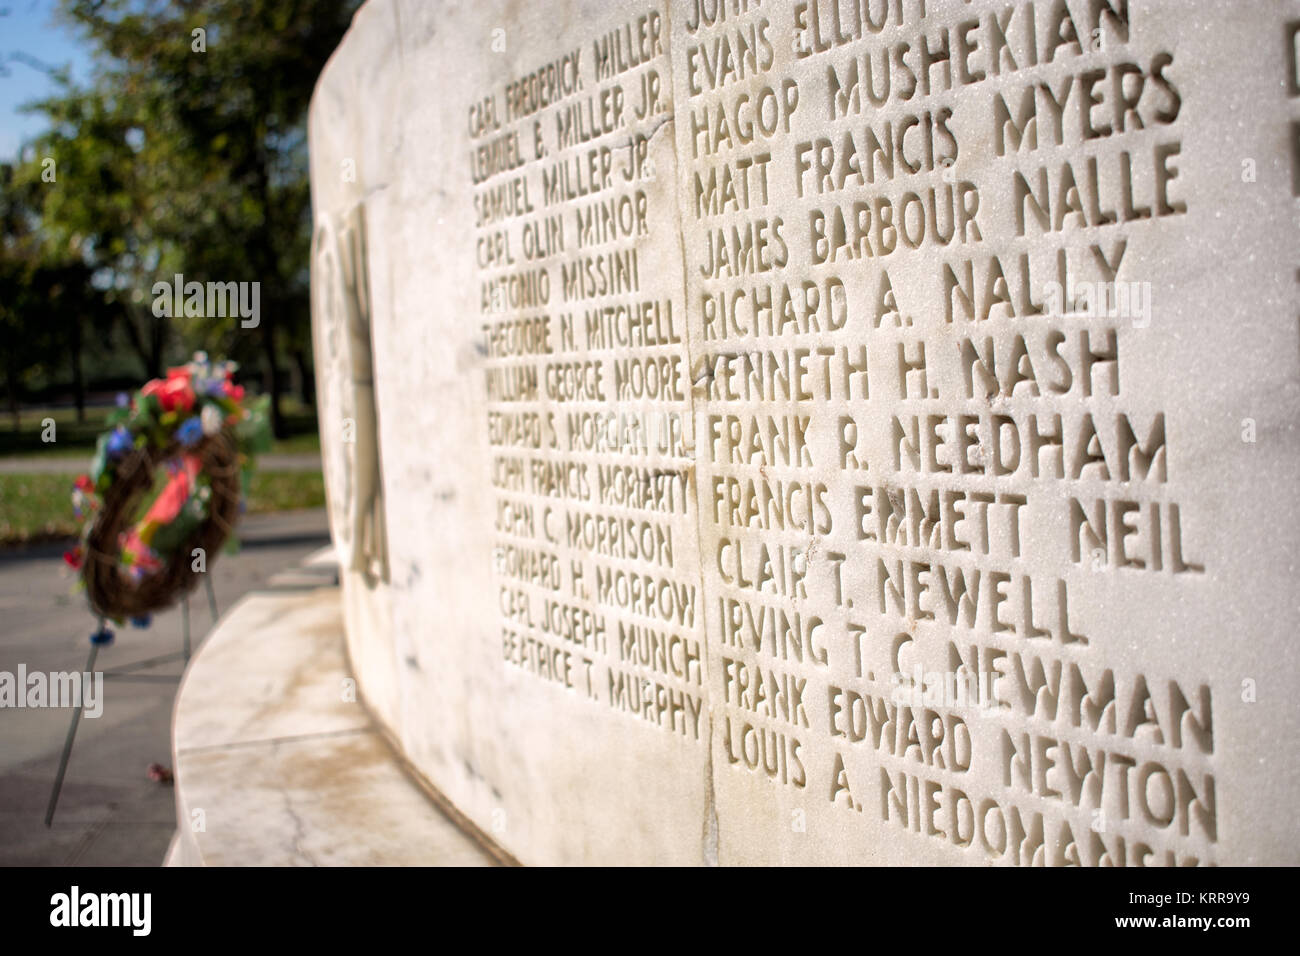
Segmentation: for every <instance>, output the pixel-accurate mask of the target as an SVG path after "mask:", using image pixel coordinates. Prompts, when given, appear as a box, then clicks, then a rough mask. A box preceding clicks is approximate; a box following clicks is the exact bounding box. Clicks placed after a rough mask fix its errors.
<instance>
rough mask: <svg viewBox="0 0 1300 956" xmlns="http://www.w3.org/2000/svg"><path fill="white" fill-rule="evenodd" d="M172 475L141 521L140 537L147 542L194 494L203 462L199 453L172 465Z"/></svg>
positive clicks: (169, 522)
mask: <svg viewBox="0 0 1300 956" xmlns="http://www.w3.org/2000/svg"><path fill="white" fill-rule="evenodd" d="M170 467H171V469H172V474H171V477H170V478H168V479H167V484H166V485H165V486H164V487H163V490H162V491H160V492H158V497H157V498H155V499H154V501H153V504H151V505H150V506H149V510H148V511H146V512H145V515H144V519H143V520H142V521H141V523H140V524H141V531H140V537H141V538H142V539H143V540H144V542H145V543H146V544H147V543H149V542H150V541H151V540H152V539H153V534H154V532H155V531H156V530H157V529H158V528H159V527H160V526H162V525H165V524H171V523H172V522H173V521H175V520H176V517H177V516H178V515H179V514H180V513H181V509H182V508H184V507H185V502H187V501H189V500H190V495H192V494H194V487H195V484H196V483H197V480H198V476H199V472H200V471H201V470H202V469H203V463H202V462H201V461H200V460H199V458H198V456H197V455H183V456H181V461H180V464H179V465H173V466H170Z"/></svg>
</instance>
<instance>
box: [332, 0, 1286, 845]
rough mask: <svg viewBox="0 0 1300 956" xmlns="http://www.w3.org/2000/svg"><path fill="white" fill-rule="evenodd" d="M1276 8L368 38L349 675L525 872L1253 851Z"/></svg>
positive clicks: (338, 114) (809, 13)
mask: <svg viewBox="0 0 1300 956" xmlns="http://www.w3.org/2000/svg"><path fill="white" fill-rule="evenodd" d="M1298 25H1300V2H1295V0H1286V2H1282V0H1279V2H1270V3H1242V4H1239V5H1226V4H1223V3H1219V2H1209V0H1205V2H1200V0H1177V2H1175V0H1131V2H1129V0H1051V2H1048V0H997V2H989V0H974V2H957V0H950V2H944V0H928V2H926V0H798V2H772V0H768V2H762V3H760V2H744V0H735V2H733V0H688V2H680V3H679V2H672V3H662V2H660V3H656V2H653V0H645V2H640V3H636V2H623V0H617V2H615V0H601V2H596V0H540V2H537V3H531V4H515V3H505V2H499V0H483V2H476V3H473V4H467V3H450V2H429V0H370V2H369V3H367V4H366V5H365V6H364V7H363V8H362V9H361V11H360V12H359V14H358V15H357V18H356V21H355V22H354V24H353V26H352V29H351V30H350V31H349V33H348V35H347V38H346V39H345V40H344V42H343V44H342V45H341V47H340V48H339V50H338V52H337V53H336V54H335V55H334V57H333V59H332V60H331V62H330V64H329V66H328V67H327V68H326V70H325V72H324V74H323V76H322V78H321V81H320V85H319V87H318V89H317V91H316V95H315V98H314V100H313V105H312V111H311V121H310V137H311V166H312V169H311V173H312V186H313V198H314V211H315V217H316V242H315V251H314V259H313V275H312V282H313V289H314V309H315V314H314V323H315V330H316V361H317V368H318V370H319V371H318V375H319V378H320V388H319V391H320V395H321V416H322V441H323V445H324V453H325V460H326V470H327V483H328V492H329V497H330V514H331V524H332V529H333V533H334V537H335V541H336V544H337V545H338V549H339V552H340V559H341V562H342V565H343V568H344V571H345V573H344V576H343V586H344V599H345V600H344V604H345V609H346V615H345V616H346V623H347V629H348V648H349V654H350V659H351V664H352V668H353V670H354V672H355V673H356V675H357V678H358V681H359V683H360V686H361V689H362V691H363V693H364V696H365V699H366V702H367V703H368V705H369V706H370V707H371V709H372V710H373V712H374V713H375V715H376V716H377V717H378V719H380V720H381V721H383V722H384V723H385V724H386V725H387V727H388V729H389V730H390V731H391V733H392V735H393V737H394V738H395V739H396V740H397V741H399V742H400V746H401V747H402V748H403V750H404V753H405V755H406V756H407V757H408V758H409V760H410V761H411V763H412V764H413V765H414V767H415V768H417V769H418V771H419V772H420V773H421V774H422V775H424V776H425V777H426V778H427V780H428V781H429V782H430V783H432V785H433V786H434V787H436V788H437V789H438V790H439V791H441V792H442V793H443V794H444V795H445V796H446V797H447V799H448V800H450V801H451V802H452V803H453V804H454V805H455V806H456V807H458V808H459V809H460V810H461V811H463V813H464V814H465V815H466V816H467V817H468V818H469V819H470V820H472V821H473V822H474V824H475V825H476V826H477V827H479V828H480V829H481V830H482V831H483V833H484V834H486V835H487V836H489V837H490V838H491V839H492V840H494V841H495V842H496V843H497V844H498V845H499V846H500V847H502V848H503V849H504V850H505V851H507V852H508V853H510V854H512V855H513V856H514V857H516V858H517V859H518V860H520V861H522V862H524V863H536V864H576V863H600V864H609V863H616V864H617V863H627V864H646V863H654V864H714V863H719V864H773V863H784V864H802V863H833V864H853V863H867V864H952V865H958V864H959V865H989V864H1021V865H1029V864H1036V865H1042V864H1046V865H1062V864H1069V863H1080V864H1084V865H1098V864H1120V865H1168V864H1177V865H1184V864H1202V865H1204V864H1279V863H1289V864H1296V863H1300V834H1298V829H1300V828H1298V827H1297V824H1296V822H1295V815H1294V814H1293V813H1291V812H1290V811H1289V810H1288V809H1287V808H1288V807H1289V803H1290V800H1291V798H1292V796H1293V795H1294V794H1295V792H1296V791H1297V788H1298V787H1300V774H1298V773H1297V769H1298V767H1300V763H1298V762H1297V757H1296V750H1297V748H1296V744H1295V741H1296V738H1297V734H1298V733H1300V718H1298V715H1300V709H1298V708H1297V706H1296V704H1295V698H1294V695H1295V694H1296V693H1297V691H1300V668H1298V666H1297V651H1296V641H1297V634H1300V627H1298V625H1300V606H1298V605H1300V598H1298V597H1297V594H1298V591H1297V588H1296V583H1295V577H1296V563H1297V557H1298V555H1300V534H1298V530H1300V523H1298V521H1297V510H1296V508H1295V507H1293V506H1292V505H1291V504H1290V503H1289V500H1288V499H1289V495H1290V494H1291V493H1292V491H1293V489H1294V487H1295V484H1296V473H1297V463H1298V455H1297V451H1298V448H1297V433H1296V422H1297V412H1298V410H1300V409H1298V407H1297V397H1298V386H1300V374H1298V373H1300V321H1298V318H1297V308H1298V307H1297V295H1296V292H1297V276H1298V275H1300V242H1298V241H1297V240H1300V230H1298V229H1297V215H1298V214H1300V208H1298V205H1297V203H1298V200H1297V197H1298V196H1300V68H1298V66H1297V47H1298V44H1300V39H1298V37H1297V30H1298V29H1300V26H1298Z"/></svg>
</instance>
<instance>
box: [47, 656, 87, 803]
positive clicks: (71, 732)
mask: <svg viewBox="0 0 1300 956" xmlns="http://www.w3.org/2000/svg"><path fill="white" fill-rule="evenodd" d="M98 655H99V645H98V644H91V645H90V656H89V657H87V658H86V670H85V671H84V672H83V673H85V674H89V673H90V672H91V671H93V670H94V669H95V658H96V657H97V656H98ZM82 691H83V693H82V696H81V699H82V703H81V704H78V705H77V707H76V709H75V710H73V712H72V723H71V724H70V725H69V726H68V736H67V739H66V740H64V741H63V754H62V755H61V756H60V757H59V772H58V773H57V774H55V776H54V788H53V789H52V790H51V791H50V803H49V806H47V807H46V808H45V825H46V826H47V827H48V826H49V825H50V824H51V823H53V822H54V808H55V807H57V806H58V805H59V792H60V791H61V790H62V789H63V775H64V774H65V773H67V770H68V758H69V757H71V756H72V743H73V741H75V740H76V739H77V727H78V725H79V724H80V723H81V711H82V707H83V705H84V704H85V693H84V691H85V688H84V687H83V688H82Z"/></svg>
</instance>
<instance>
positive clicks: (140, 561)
mask: <svg viewBox="0 0 1300 956" xmlns="http://www.w3.org/2000/svg"><path fill="white" fill-rule="evenodd" d="M154 530H156V528H154V529H149V528H146V529H145V531H146V532H147V533H150V534H151V533H152V531H154ZM121 552H122V561H123V563H124V564H126V566H127V569H128V570H129V571H130V574H131V576H132V577H133V578H136V579H137V580H138V579H140V578H142V577H144V576H145V575H146V574H153V573H154V572H155V571H161V570H162V566H163V564H162V561H160V560H159V559H158V555H157V554H155V553H154V550H153V548H151V547H149V543H148V541H146V540H145V538H144V536H143V535H142V534H141V529H140V528H132V529H131V530H129V531H124V532H123V533H122V538H121Z"/></svg>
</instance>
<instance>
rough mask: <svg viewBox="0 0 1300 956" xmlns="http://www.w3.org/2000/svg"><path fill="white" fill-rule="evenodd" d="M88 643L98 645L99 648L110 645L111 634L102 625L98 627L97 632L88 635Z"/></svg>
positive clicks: (111, 641) (111, 640)
mask: <svg viewBox="0 0 1300 956" xmlns="http://www.w3.org/2000/svg"><path fill="white" fill-rule="evenodd" d="M90 643H92V644H99V645H101V646H102V645H104V644H112V643H113V632H112V631H110V630H109V629H108V628H106V627H104V626H103V625H100V628H99V630H98V631H96V632H95V633H94V634H91V635H90Z"/></svg>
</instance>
